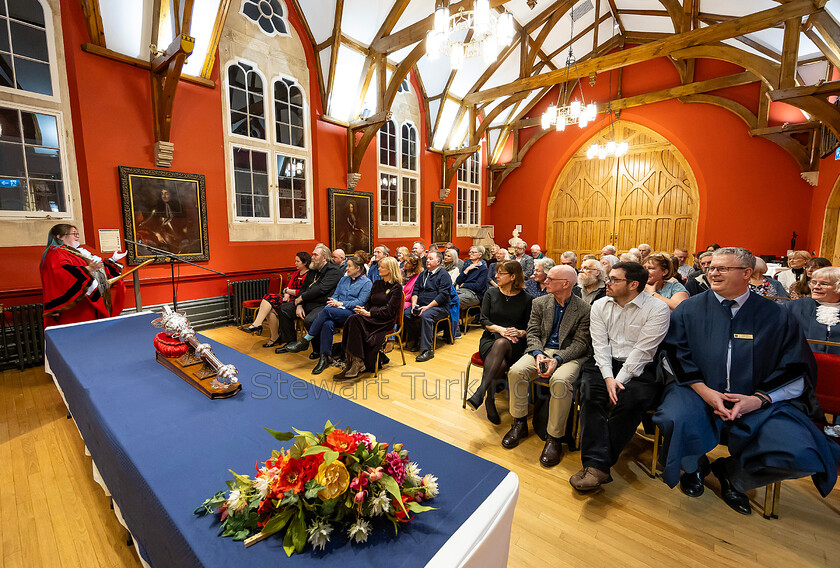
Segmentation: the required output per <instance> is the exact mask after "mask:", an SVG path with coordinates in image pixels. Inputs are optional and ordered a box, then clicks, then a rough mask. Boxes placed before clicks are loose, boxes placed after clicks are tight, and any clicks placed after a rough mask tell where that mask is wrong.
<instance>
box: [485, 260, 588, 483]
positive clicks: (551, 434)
mask: <svg viewBox="0 0 840 568" xmlns="http://www.w3.org/2000/svg"><path fill="white" fill-rule="evenodd" d="M547 280H548V292H549V293H548V294H546V295H545V296H542V297H540V298H537V299H536V300H534V302H533V304H532V306H531V317H530V319H529V320H528V330H527V346H526V348H525V354H524V355H522V357H520V358H519V360H518V361H517V362H516V363H514V364H513V366H512V367H511V368H510V372H509V373H508V381H509V389H508V390H509V391H510V413H511V415H512V416H513V425H512V426H511V428H510V430H509V431H508V433H507V434H505V436H504V438H502V446H503V447H504V448H506V449H511V448H515V447H516V446H518V445H519V443H520V442H521V441H522V440H524V439H525V438H527V437H528V395H529V393H530V390H531V389H530V385H531V381H533V380H534V379H536V378H537V377H538V376H539V377H540V378H543V379H548V382H549V393H550V399H549V403H548V423H547V425H546V438H545V446H543V450H542V453H541V454H540V463H541V464H542V465H544V466H546V467H552V466H555V465H557V464H558V463H559V462H560V458H561V457H563V448H562V446H561V444H560V437H561V436H562V435H563V432H564V431H565V429H566V419H567V418H568V417H569V409H570V407H571V404H572V399H573V398H574V387H573V386H572V384H573V383H574V382H575V380H577V377H578V374H579V373H580V368H581V365H583V362H584V361H585V360H586V358H587V357H588V356H589V354H590V343H589V306H588V305H587V304H586V302H584V301H583V300H581V299H580V298H578V297H577V296H575V295H574V294H572V287H573V286H574V284H575V282H576V281H577V274H576V273H575V269H574V268H572V267H571V266H567V265H562V266H555V267H554V268H552V269H551V270H550V271H549V272H548V277H547Z"/></svg>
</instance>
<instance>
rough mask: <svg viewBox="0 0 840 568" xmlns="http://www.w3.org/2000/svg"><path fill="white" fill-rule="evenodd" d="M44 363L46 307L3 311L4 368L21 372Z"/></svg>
mask: <svg viewBox="0 0 840 568" xmlns="http://www.w3.org/2000/svg"><path fill="white" fill-rule="evenodd" d="M43 362H44V305H43V304H25V305H22V306H10V307H7V308H5V309H4V310H3V364H4V365H3V366H4V367H5V366H7V365H8V366H14V365H17V366H18V367H19V368H20V369H21V370H23V369H24V368H26V367H35V366H37V365H41V364H42V363H43Z"/></svg>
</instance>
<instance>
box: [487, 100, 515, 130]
mask: <svg viewBox="0 0 840 568" xmlns="http://www.w3.org/2000/svg"><path fill="white" fill-rule="evenodd" d="M511 106H513V105H511ZM511 110H512V109H511V107H507V108H506V109H505V110H503V111H502V112H500V113H499V116H497V117H496V118H494V119H493V122H491V123H490V125H491V126H498V125H500V124H504V123H505V122H506V121H507V119H508V116H510V111H511Z"/></svg>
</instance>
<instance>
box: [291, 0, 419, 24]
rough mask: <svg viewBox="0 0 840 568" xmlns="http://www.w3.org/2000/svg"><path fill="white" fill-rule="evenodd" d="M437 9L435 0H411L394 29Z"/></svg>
mask: <svg viewBox="0 0 840 568" xmlns="http://www.w3.org/2000/svg"><path fill="white" fill-rule="evenodd" d="M304 1H306V0H304ZM434 11H435V0H411V2H409V3H408V6H406V8H405V11H404V12H403V13H402V15H401V16H400V18H399V19H398V20H397V24H396V25H395V26H394V31H395V32H397V31H400V30H401V29H403V28H407V27H408V26H410V25H412V24H416V23H417V22H419V21H420V20H422V19H424V18H427V17H429V15H430V14H433V13H434Z"/></svg>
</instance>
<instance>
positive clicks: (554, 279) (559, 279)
mask: <svg viewBox="0 0 840 568" xmlns="http://www.w3.org/2000/svg"><path fill="white" fill-rule="evenodd" d="M545 281H546V282H571V280H569V279H568V278H552V277H551V276H546V277H545Z"/></svg>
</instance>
